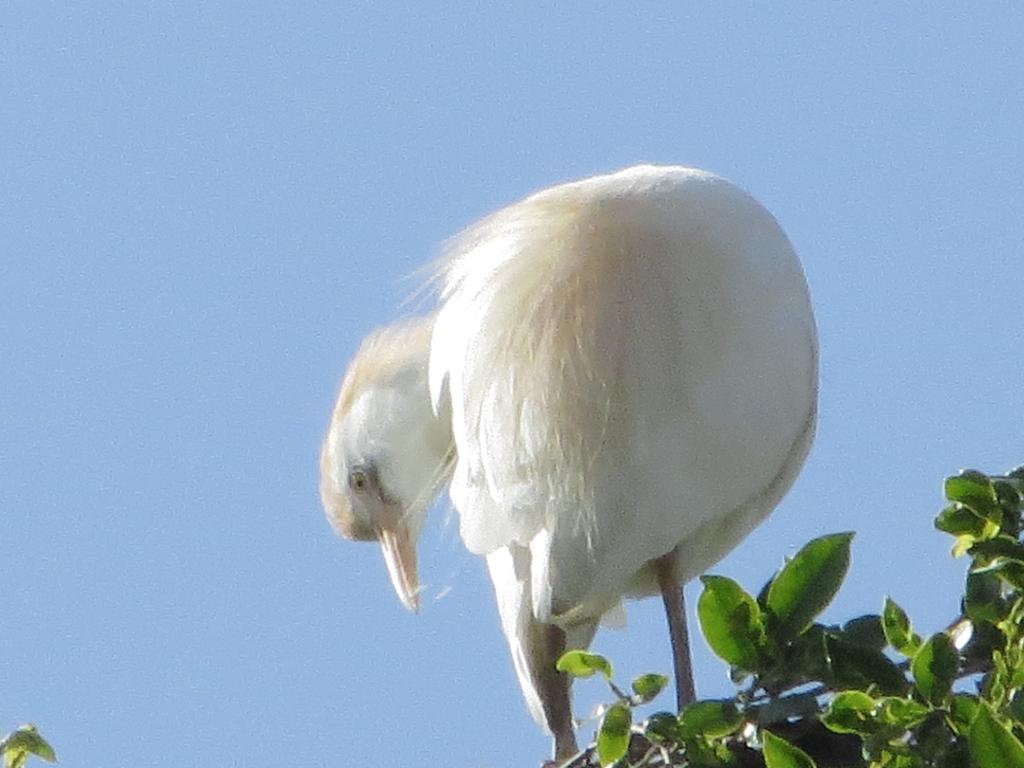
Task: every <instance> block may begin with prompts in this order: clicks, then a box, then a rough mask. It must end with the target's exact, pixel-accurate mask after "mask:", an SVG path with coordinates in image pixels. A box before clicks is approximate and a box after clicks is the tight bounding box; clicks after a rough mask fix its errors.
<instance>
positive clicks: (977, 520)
mask: <svg viewBox="0 0 1024 768" xmlns="http://www.w3.org/2000/svg"><path fill="white" fill-rule="evenodd" d="M935 527H936V528H938V529H939V530H940V531H944V532H945V533H948V534H950V535H952V536H969V537H970V538H972V539H987V538H991V537H992V536H994V535H995V534H996V533H998V532H999V526H997V525H995V524H994V523H992V522H991V521H989V520H986V519H985V518H983V517H981V516H979V515H976V514H975V513H974V512H973V511H972V510H971V509H970V508H969V507H965V506H963V505H961V504H951V505H949V506H948V507H946V508H945V509H944V510H942V511H941V512H939V514H938V516H937V517H936V518H935Z"/></svg>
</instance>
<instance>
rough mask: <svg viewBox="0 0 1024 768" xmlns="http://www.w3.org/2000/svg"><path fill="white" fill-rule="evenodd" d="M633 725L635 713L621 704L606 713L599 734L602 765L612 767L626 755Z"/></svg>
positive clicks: (598, 745) (598, 748) (613, 706)
mask: <svg viewBox="0 0 1024 768" xmlns="http://www.w3.org/2000/svg"><path fill="white" fill-rule="evenodd" d="M632 725H633V713H632V712H631V711H630V709H629V707H627V706H626V705H625V704H623V703H621V702H619V703H618V704H613V705H612V706H611V707H609V708H608V710H607V711H606V712H605V713H604V717H603V718H602V719H601V727H600V729H598V732H597V757H598V759H599V760H600V761H601V765H611V764H612V763H614V762H615V761H616V760H620V759H621V758H622V757H623V756H624V755H625V754H626V750H627V749H629V729H630V727H631V726H632Z"/></svg>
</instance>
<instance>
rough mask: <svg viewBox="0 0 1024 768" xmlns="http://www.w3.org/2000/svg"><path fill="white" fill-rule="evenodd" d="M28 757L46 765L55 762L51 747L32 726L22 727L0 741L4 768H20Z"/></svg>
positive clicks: (55, 758) (0, 752)
mask: <svg viewBox="0 0 1024 768" xmlns="http://www.w3.org/2000/svg"><path fill="white" fill-rule="evenodd" d="M30 755H35V756H37V757H39V758H42V759H43V760H45V761H46V762H48V763H55V762H57V755H56V753H54V751H53V747H51V746H50V745H49V744H48V743H47V741H46V739H44V738H43V737H42V736H40V735H39V732H38V731H37V730H36V727H35V726H34V725H23V726H21V727H20V728H18V730H16V731H11V733H9V734H7V735H6V736H4V738H3V739H2V740H0V756H2V757H3V759H4V768H22V766H24V765H25V761H26V760H28V758H29V756H30Z"/></svg>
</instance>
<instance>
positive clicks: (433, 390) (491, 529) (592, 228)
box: [321, 166, 818, 759]
mask: <svg viewBox="0 0 1024 768" xmlns="http://www.w3.org/2000/svg"><path fill="white" fill-rule="evenodd" d="M437 277H438V279H439V281H440V283H441V286H442V287H441V295H440V299H441V303H440V309H439V311H438V312H437V314H436V315H434V316H431V317H428V318H423V319H419V320H413V321H409V322H406V323H403V324H399V325H396V326H392V327H388V328H385V329H382V330H379V331H377V332H376V333H375V334H373V335H372V336H370V337H369V338H368V339H367V340H366V341H365V342H364V343H363V345H362V346H361V347H360V349H359V351H358V353H357V354H356V356H355V359H354V360H353V361H352V363H351V365H350V367H349V370H348V373H347V375H346V376H345V379H344V381H343V383H342V386H341V391H340V393H339V395H338V399H337V403H336V405H335V408H334V412H333V415H332V418H331V424H330V427H329V430H328V432H327V435H326V437H325V439H324V443H323V450H322V454H321V470H322V478H321V495H322V498H323V502H324V506H325V509H326V511H327V514H328V518H329V519H330V521H331V522H332V524H333V525H334V527H335V528H336V529H337V530H338V532H339V533H341V534H342V535H343V536H345V537H347V538H351V539H361V540H379V541H380V543H381V546H382V548H383V552H384V558H385V560H386V562H387V567H388V571H389V573H390V575H391V579H392V582H393V584H394V587H395V589H396V591H397V593H398V596H399V598H401V600H402V602H403V603H404V604H405V605H406V606H407V607H409V608H411V609H416V608H417V606H418V589H419V587H418V580H417V572H416V554H415V542H416V539H417V537H418V535H419V533H420V530H421V527H422V525H423V521H424V519H425V517H426V513H427V508H428V507H429V506H430V503H431V501H432V500H433V499H434V498H435V496H436V495H437V494H438V493H439V492H440V490H441V489H442V488H443V487H444V485H446V484H448V485H449V493H450V497H451V501H452V504H453V506H454V507H455V509H456V510H457V511H458V514H459V526H460V532H461V535H462V539H463V541H464V542H465V544H466V546H467V547H468V548H469V550H470V551H472V552H475V553H477V554H480V555H485V556H486V558H487V566H488V569H489V571H490V575H491V579H492V581H493V584H494V590H495V594H496V597H497V602H498V610H499V614H500V617H501V625H502V629H503V631H504V633H505V636H506V638H507V640H508V644H509V648H510V650H511V653H512V659H513V662H514V665H515V670H516V673H517V676H518V678H519V682H520V685H521V687H522V690H523V695H524V697H525V699H526V703H527V705H528V707H529V709H530V711H531V713H532V714H533V716H534V718H535V719H536V720H537V721H538V722H539V723H540V724H541V725H542V726H544V727H545V728H547V729H548V730H549V731H550V732H551V733H552V734H553V736H554V740H555V750H554V751H555V757H556V759H564V758H566V757H568V756H571V755H572V754H573V753H574V752H575V751H576V741H575V735H574V733H573V722H572V716H571V711H570V702H569V682H568V680H567V679H566V676H565V675H562V674H560V673H558V672H556V670H555V666H554V665H555V661H556V660H557V659H558V657H559V656H560V655H561V653H562V652H563V651H564V650H565V649H567V648H585V647H587V646H588V645H589V643H590V641H591V639H592V637H593V635H594V632H595V630H596V628H597V625H598V622H599V621H600V619H601V616H602V615H603V614H605V613H606V612H608V611H610V610H612V609H614V608H616V607H617V606H618V605H619V603H620V600H621V599H622V598H623V597H624V596H625V597H637V596H644V595H652V594H658V593H660V594H661V595H662V596H663V599H664V601H665V606H666V611H667V614H668V618H669V625H670V631H671V637H672V646H673V656H674V661H675V671H676V683H677V696H678V700H679V701H678V703H679V704H680V706H682V705H683V704H684V703H686V702H687V701H689V700H692V697H693V683H692V677H691V673H690V669H689V655H688V653H689V652H688V647H687V641H686V625H685V610H684V608H683V603H682V589H681V585H682V584H683V583H684V582H686V581H687V580H689V579H690V578H692V577H694V576H696V575H697V574H699V573H701V572H703V571H704V570H706V569H707V568H709V567H711V566H712V565H714V564H715V563H716V562H717V561H718V560H719V559H720V558H721V557H723V556H724V555H725V554H726V553H727V552H729V550H731V549H732V548H733V547H735V546H736V545H737V544H738V543H739V542H740V540H741V539H742V538H743V537H744V536H746V535H747V533H748V532H749V531H750V530H751V529H752V528H753V527H754V526H755V525H756V524H757V523H758V522H760V521H761V520H762V519H764V517H765V516H766V515H767V514H768V513H769V512H770V511H771V510H772V509H773V508H774V507H775V505H776V504H777V503H778V501H779V500H780V499H781V497H782V496H783V494H785V493H786V491H787V490H788V489H789V487H790V485H791V484H792V483H793V480H794V478H795V477H796V474H797V472H798V471H799V469H800V467H801V465H802V464H803V461H804V458H805V456H806V455H807V451H808V449H809V447H810V444H811V440H812V438H813V435H814V428H815V421H816V414H817V385H818V373H817V369H818V362H817V360H818V347H817V336H816V331H815V324H814V317H813V313H812V310H811V305H810V300H809V296H808V291H807V285H806V282H805V279H804V275H803V271H802V269H801V266H800V262H799V260H798V259H797V257H796V255H795V253H794V252H793V248H792V247H791V245H790V243H789V241H788V240H787V238H786V236H785V235H784V234H783V232H782V230H781V229H780V228H779V226H778V224H777V223H776V222H775V220H774V219H773V218H772V216H771V215H770V214H769V213H768V212H767V211H766V210H765V209H764V208H763V207H762V206H761V205H760V204H759V203H758V202H757V201H755V200H754V199H753V198H752V197H750V196H749V195H747V194H746V193H745V192H743V191H741V190H740V189H738V188H737V187H735V186H734V185H732V184H731V183H729V182H727V181H725V180H723V179H721V178H719V177H717V176H715V175H712V174H710V173H706V172H703V171H699V170H694V169H689V168H681V167H654V166H639V167H635V168H628V169H626V170H623V171H620V172H618V173H613V174H610V175H605V176H597V177H594V178H590V179H584V180H582V181H578V182H574V183H569V184H563V185H560V186H556V187H552V188H550V189H547V190H544V191H541V192H538V193H536V194H534V195H532V196H530V197H527V198H526V199H525V200H522V201H521V202H519V203H516V204H514V205H511V206H509V207H507V208H505V209H503V210H501V211H498V212H497V213H495V214H493V215H491V216H489V217H488V218H486V219H484V220H483V221H481V222H479V223H477V224H475V225H473V226H471V227H470V228H469V229H467V230H466V231H464V232H463V233H462V234H461V235H459V236H457V237H456V238H455V239H454V240H453V241H452V242H451V243H450V244H449V246H448V248H447V252H446V254H445V256H444V257H443V258H442V260H441V261H440V262H439V264H438V267H437Z"/></svg>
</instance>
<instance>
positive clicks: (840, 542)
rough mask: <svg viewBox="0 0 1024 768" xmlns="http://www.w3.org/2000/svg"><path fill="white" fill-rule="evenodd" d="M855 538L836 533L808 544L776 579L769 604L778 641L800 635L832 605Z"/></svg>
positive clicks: (770, 590)
mask: <svg viewBox="0 0 1024 768" xmlns="http://www.w3.org/2000/svg"><path fill="white" fill-rule="evenodd" d="M852 538H853V534H852V533H834V534H832V535H830V536H822V537H820V538H817V539H814V540H813V541H810V542H808V543H807V544H805V545H804V547H803V548H802V549H801V550H800V551H799V552H797V553H796V555H795V556H794V557H793V559H792V560H790V561H789V562H788V563H786V565H785V566H783V568H782V570H781V571H780V572H779V574H778V575H777V576H776V577H775V578H774V579H773V581H772V585H771V588H770V589H769V590H768V599H767V601H766V602H767V606H768V609H769V610H770V611H771V613H772V615H773V616H774V617H775V620H776V623H775V633H777V637H778V638H779V639H781V640H783V641H785V640H788V639H790V638H793V637H796V636H797V635H799V634H800V633H801V632H803V631H804V630H805V629H807V628H808V627H809V626H810V625H811V622H813V621H814V618H815V617H816V616H817V615H818V614H819V613H821V612H822V611H823V610H824V609H825V606H827V605H828V604H829V603H830V602H832V598H833V597H835V594H836V592H837V591H838V590H839V586H840V585H841V584H842V583H843V577H844V576H845V575H846V569H847V568H848V567H849V565H850V540H851V539H852Z"/></svg>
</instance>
